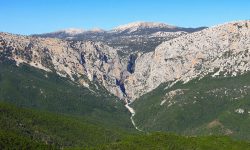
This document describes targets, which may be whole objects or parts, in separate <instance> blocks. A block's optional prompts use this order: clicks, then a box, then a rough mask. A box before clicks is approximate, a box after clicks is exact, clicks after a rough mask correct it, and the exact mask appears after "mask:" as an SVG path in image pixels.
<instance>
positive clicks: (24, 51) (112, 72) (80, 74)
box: [0, 33, 124, 98]
mask: <svg viewBox="0 0 250 150" xmlns="http://www.w3.org/2000/svg"><path fill="white" fill-rule="evenodd" d="M7 60H12V61H15V62H16V64H17V65H19V64H20V63H27V64H29V65H31V66H34V67H36V68H40V69H43V70H45V71H50V72H51V71H53V72H56V73H57V74H59V75H60V76H63V77H68V78H70V79H71V80H73V81H75V82H79V83H80V84H81V85H83V86H86V87H89V83H91V82H92V81H98V82H99V83H101V84H102V85H103V86H104V87H105V88H106V89H107V90H108V91H110V92H111V93H112V94H114V95H116V96H118V97H120V98H122V97H123V94H124V93H123V92H122V90H120V89H121V87H122V86H123V85H121V84H122V83H121V76H122V73H121V70H122V66H121V63H120V60H119V57H118V55H117V51H116V50H115V49H113V48H111V47H109V46H107V45H105V44H103V43H101V42H91V41H89V42H81V41H77V42H74V41H65V40H59V39H53V38H36V37H30V36H20V35H13V34H8V33H0V61H7ZM122 88H123V87H122Z"/></svg>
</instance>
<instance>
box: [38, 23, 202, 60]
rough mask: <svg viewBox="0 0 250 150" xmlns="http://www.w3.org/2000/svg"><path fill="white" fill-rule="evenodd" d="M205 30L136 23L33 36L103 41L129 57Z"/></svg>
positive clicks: (121, 54)
mask: <svg viewBox="0 0 250 150" xmlns="http://www.w3.org/2000/svg"><path fill="white" fill-rule="evenodd" d="M203 29H205V27H200V28H182V27H176V26H172V25H167V24H164V23H154V22H134V23H129V24H126V25H122V26H118V27H116V28H114V29H112V30H109V31H104V30H102V29H97V30H96V29H94V30H86V31H84V32H79V33H78V34H74V35H72V34H71V33H68V32H66V31H67V30H62V31H58V32H53V33H46V34H40V35H39V34H38V35H33V36H35V37H50V38H60V39H66V40H83V41H89V40H91V41H98V42H100V41H101V42H104V43H106V44H107V45H109V46H111V47H113V48H115V49H117V50H118V54H119V55H120V56H127V57H128V55H130V54H131V53H135V52H143V53H144V52H149V51H154V49H155V47H156V46H157V45H159V44H160V43H162V42H163V41H167V40H170V39H173V38H176V37H179V36H181V35H185V34H188V33H192V32H196V31H200V30H203ZM127 57H126V58H127Z"/></svg>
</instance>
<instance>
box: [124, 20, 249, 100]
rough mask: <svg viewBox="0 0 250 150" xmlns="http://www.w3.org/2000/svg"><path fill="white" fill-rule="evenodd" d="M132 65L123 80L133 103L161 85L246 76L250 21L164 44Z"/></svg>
mask: <svg viewBox="0 0 250 150" xmlns="http://www.w3.org/2000/svg"><path fill="white" fill-rule="evenodd" d="M135 64H136V65H135V72H134V73H133V74H132V75H131V76H129V77H128V78H127V79H126V80H125V88H126V89H127V91H126V92H127V94H128V97H130V98H131V99H132V100H134V99H135V98H138V97H139V96H141V95H143V94H145V93H147V92H149V91H151V90H153V89H155V88H156V87H157V86H159V85H160V84H161V83H164V82H170V81H171V82H176V81H183V82H187V81H189V80H191V79H194V78H202V77H203V76H205V75H208V74H212V75H213V76H216V75H223V76H236V75H237V74H242V73H245V72H247V71H249V70H250V21H242V22H235V23H229V24H224V25H219V26H215V27H212V28H209V29H205V30H202V31H200V32H196V33H192V34H188V35H185V36H181V37H179V38H176V39H173V40H170V41H167V42H164V43H162V44H161V45H159V46H158V47H157V48H156V50H155V51H154V52H150V53H146V54H144V55H142V56H141V57H139V58H138V59H137V60H136V63H135Z"/></svg>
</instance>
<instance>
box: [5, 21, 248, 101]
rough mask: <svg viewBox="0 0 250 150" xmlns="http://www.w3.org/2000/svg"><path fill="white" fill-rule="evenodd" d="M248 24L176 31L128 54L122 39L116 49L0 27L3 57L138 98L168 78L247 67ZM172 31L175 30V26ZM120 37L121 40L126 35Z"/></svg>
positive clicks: (231, 72) (241, 70)
mask: <svg viewBox="0 0 250 150" xmlns="http://www.w3.org/2000/svg"><path fill="white" fill-rule="evenodd" d="M249 27H250V22H249V21H241V22H235V23H228V24H224V25H220V26H216V27H212V28H209V29H205V30H202V31H199V32H195V33H190V34H187V33H185V35H184V34H181V35H182V36H180V35H178V36H180V37H178V38H174V39H172V40H169V39H168V40H169V41H166V42H164V43H162V44H160V45H159V46H158V47H157V48H156V49H155V50H154V48H153V50H154V51H152V50H151V51H152V52H148V53H145V51H144V52H141V53H135V52H133V53H128V54H129V55H128V57H125V58H124V57H121V56H119V55H118V52H119V51H120V50H121V49H119V48H118V47H119V46H118V45H119V44H118V45H116V46H115V45H114V43H113V46H114V47H116V49H115V48H112V47H110V46H108V45H107V44H105V43H103V42H93V41H92V42H90V41H76V40H68V41H66V40H60V39H55V38H39V37H30V36H19V35H12V34H7V33H0V61H4V60H5V59H8V60H12V61H15V62H16V63H17V65H18V64H20V63H27V64H30V65H31V66H34V67H37V68H40V69H43V70H46V71H54V72H56V73H57V74H59V75H61V76H65V77H69V78H71V80H73V81H75V82H78V78H82V77H83V76H85V77H86V78H84V79H86V80H89V82H91V81H93V80H94V79H95V80H96V81H98V82H99V83H100V84H102V85H103V86H104V87H105V88H106V89H107V90H108V91H110V92H111V93H113V94H114V95H116V96H118V97H119V98H121V99H123V98H126V99H129V100H130V99H132V100H134V99H136V98H138V97H139V96H141V95H143V94H145V93H147V92H149V91H151V90H153V89H155V88H156V87H157V86H159V85H160V84H161V83H164V82H176V81H183V82H188V81H189V80H192V79H194V78H202V77H204V76H206V75H208V74H212V75H214V76H216V75H218V74H222V75H224V76H232V75H237V74H242V73H245V72H247V71H249V70H250V62H249V60H250V52H249V49H250V39H249V37H250V29H249ZM140 30H141V29H140ZM140 30H136V32H134V31H133V34H131V36H130V37H129V36H126V38H125V39H128V41H129V40H130V42H128V43H126V42H125V43H123V44H124V46H126V47H128V48H131V43H133V38H134V35H136V36H135V37H138V34H139V31H140ZM131 31H132V30H130V31H128V30H127V29H126V30H124V31H120V30H119V31H118V30H117V31H112V32H116V34H118V32H119V34H120V35H121V34H123V35H124V33H125V32H126V34H129V32H131ZM149 31H151V29H150V30H148V32H149ZM102 32H103V31H102ZM110 32H111V31H110ZM137 32H138V33H137ZM140 32H141V31H140ZM81 34H82V33H81ZM96 34H97V33H96ZM98 34H101V33H99V32H98ZM107 34H108V33H107ZM112 34H115V33H112ZM152 34H154V37H155V36H156V35H155V33H153V32H152ZM152 34H147V35H146V34H145V36H143V37H142V38H145V39H149V40H150V37H148V36H152ZM157 34H158V33H157ZM164 34H166V33H164ZM169 34H172V33H169ZM174 34H176V35H177V32H175V33H174ZM90 37H91V36H90ZM123 37H125V36H123ZM168 37H169V38H170V36H168ZM96 40H98V37H96ZM114 40H115V39H114ZM154 40H156V42H154V43H157V39H154ZM154 40H152V41H154ZM165 40H166V39H165ZM125 41H126V40H125ZM159 41H161V40H159ZM106 42H107V41H106ZM108 42H109V41H108ZM120 42H123V38H121V39H120ZM118 43H119V42H118ZM116 44H117V43H116ZM126 44H127V45H126ZM109 45H112V43H111V44H109ZM132 45H133V44H132ZM132 47H133V46H132ZM80 83H84V84H82V85H84V86H86V83H87V81H85V82H83V81H82V80H81V82H80Z"/></svg>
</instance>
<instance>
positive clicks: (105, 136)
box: [0, 103, 250, 150]
mask: <svg viewBox="0 0 250 150" xmlns="http://www.w3.org/2000/svg"><path fill="white" fill-rule="evenodd" d="M0 110H1V112H2V113H1V114H0V121H1V124H0V127H1V128H0V148H1V149H10V148H11V149H98V150H99V149H109V150H110V149H126V150H127V149H166V150H179V149H201V150H206V149H221V150H238V149H241V150H247V149H249V148H250V143H248V142H244V141H242V142H240V141H234V140H232V139H230V138H228V137H218V136H217V137H216V136H210V137H183V136H177V135H173V134H166V133H150V134H142V133H137V134H133V133H128V132H124V131H121V130H116V129H115V128H112V129H111V128H109V127H103V126H100V125H98V126H97V125H95V124H91V123H89V122H88V121H86V120H79V119H78V118H75V117H71V116H65V115H59V114H53V113H48V112H44V111H35V110H31V109H23V108H18V107H14V106H12V105H9V104H6V103H0Z"/></svg>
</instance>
